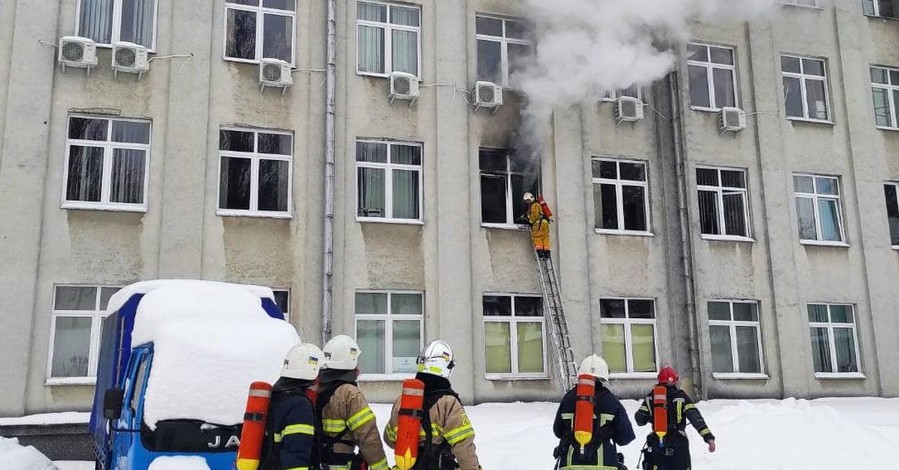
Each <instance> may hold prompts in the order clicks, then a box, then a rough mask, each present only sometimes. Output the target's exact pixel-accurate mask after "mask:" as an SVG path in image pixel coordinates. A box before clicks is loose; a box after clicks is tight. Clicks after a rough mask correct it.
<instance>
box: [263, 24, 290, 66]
mask: <svg viewBox="0 0 899 470" xmlns="http://www.w3.org/2000/svg"><path fill="white" fill-rule="evenodd" d="M262 31H263V33H264V34H263V37H262V57H264V58H266V59H281V60H283V61H285V62H292V61H293V57H292V50H293V18H291V17H289V16H283V15H274V14H270V13H268V14H265V25H264V27H263V30H262Z"/></svg>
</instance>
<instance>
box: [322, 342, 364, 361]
mask: <svg viewBox="0 0 899 470" xmlns="http://www.w3.org/2000/svg"><path fill="white" fill-rule="evenodd" d="M322 352H324V353H325V363H324V364H322V369H339V370H353V369H355V368H356V366H357V365H358V364H359V355H360V354H362V350H361V349H359V345H358V344H357V343H356V341H355V340H354V339H353V338H350V337H349V336H347V335H337V336H335V337H333V338H331V340H330V341H328V343H327V344H325V347H324V348H322Z"/></svg>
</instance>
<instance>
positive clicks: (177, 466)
mask: <svg viewBox="0 0 899 470" xmlns="http://www.w3.org/2000/svg"><path fill="white" fill-rule="evenodd" d="M147 470H209V465H206V459H204V458H203V457H157V458H156V459H155V460H153V461H152V462H150V467H149V468H147Z"/></svg>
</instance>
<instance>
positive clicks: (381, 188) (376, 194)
mask: <svg viewBox="0 0 899 470" xmlns="http://www.w3.org/2000/svg"><path fill="white" fill-rule="evenodd" d="M357 178H358V181H357V184H358V186H359V187H358V188H357V191H358V197H359V201H358V202H359V207H358V215H359V217H387V208H386V201H385V199H386V197H387V187H386V184H387V181H386V171H385V170H384V169H383V168H359V174H358V176H357Z"/></svg>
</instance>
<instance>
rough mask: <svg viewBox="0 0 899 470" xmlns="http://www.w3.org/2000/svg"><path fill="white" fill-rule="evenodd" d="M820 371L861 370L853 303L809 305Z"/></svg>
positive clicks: (856, 371)
mask: <svg viewBox="0 0 899 470" xmlns="http://www.w3.org/2000/svg"><path fill="white" fill-rule="evenodd" d="M808 323H809V327H810V328H811V337H812V359H813V361H814V363H815V372H816V373H837V374H839V373H858V372H860V369H859V366H858V338H857V335H856V331H855V312H854V311H853V308H852V305H842V304H809V305H808Z"/></svg>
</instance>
